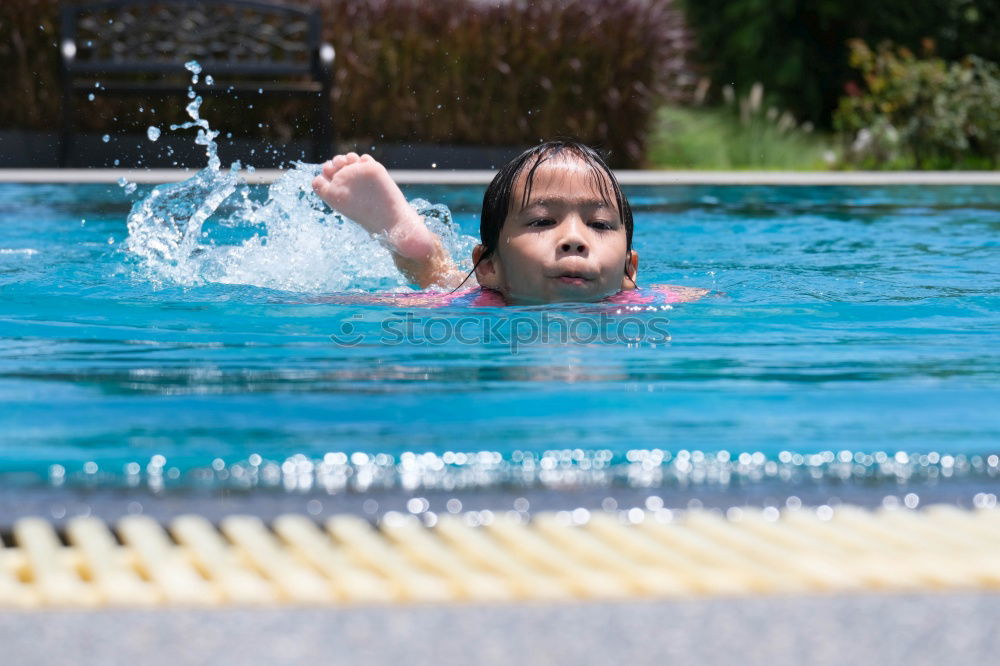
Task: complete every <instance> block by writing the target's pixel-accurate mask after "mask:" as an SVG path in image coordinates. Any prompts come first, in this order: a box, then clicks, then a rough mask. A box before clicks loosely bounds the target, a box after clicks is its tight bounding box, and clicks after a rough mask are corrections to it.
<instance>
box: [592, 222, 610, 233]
mask: <svg viewBox="0 0 1000 666" xmlns="http://www.w3.org/2000/svg"><path fill="white" fill-rule="evenodd" d="M590 227H591V228H592V229H597V230H598V231H611V230H612V229H614V226H613V225H612V224H611V223H610V222H605V221H604V220H592V221H591V222H590Z"/></svg>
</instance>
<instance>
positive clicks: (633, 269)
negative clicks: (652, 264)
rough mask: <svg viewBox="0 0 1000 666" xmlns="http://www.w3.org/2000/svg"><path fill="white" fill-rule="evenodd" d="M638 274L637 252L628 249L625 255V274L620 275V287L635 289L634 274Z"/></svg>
mask: <svg viewBox="0 0 1000 666" xmlns="http://www.w3.org/2000/svg"><path fill="white" fill-rule="evenodd" d="M638 274H639V253H638V252H636V251H635V250H630V251H629V253H628V256H627V257H625V276H624V277H622V289H635V288H636V284H635V280H636V276H637V275H638Z"/></svg>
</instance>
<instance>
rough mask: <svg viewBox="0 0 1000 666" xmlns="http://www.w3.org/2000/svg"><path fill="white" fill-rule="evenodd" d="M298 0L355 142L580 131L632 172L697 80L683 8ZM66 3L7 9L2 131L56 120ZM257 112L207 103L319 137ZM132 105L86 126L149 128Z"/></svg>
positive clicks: (505, 140) (658, 2) (0, 79)
mask: <svg viewBox="0 0 1000 666" xmlns="http://www.w3.org/2000/svg"><path fill="white" fill-rule="evenodd" d="M293 1H297V4H305V5H310V6H313V5H318V6H320V7H321V8H322V10H323V15H324V32H325V37H326V39H327V40H328V41H330V42H331V43H333V45H334V47H335V48H336V51H337V60H336V63H335V67H336V73H335V76H336V85H335V90H334V97H335V99H334V107H333V110H334V123H335V129H336V132H337V136H338V137H339V138H341V139H345V140H346V139H353V140H359V141H364V142H367V141H371V142H377V143H383V142H407V143H420V142H425V143H450V144H483V145H524V144H533V143H535V142H537V141H538V140H539V139H542V138H551V137H553V136H557V135H572V136H576V137H579V138H581V139H583V140H584V141H587V142H589V143H593V144H597V145H600V146H602V147H604V148H606V149H608V150H610V151H611V154H612V160H613V162H614V163H615V164H616V165H619V166H622V165H634V164H637V163H639V162H641V161H642V159H643V156H644V152H645V140H646V133H647V131H648V128H649V125H650V122H651V120H652V117H653V114H654V112H655V110H656V108H657V107H658V106H659V104H660V103H661V102H662V101H663V100H670V101H677V100H680V99H683V98H684V96H685V95H686V94H687V93H688V88H689V83H691V82H692V81H693V78H694V77H693V76H692V75H691V74H689V72H688V66H687V60H686V53H687V50H688V48H689V45H690V43H691V39H690V37H689V34H688V31H687V29H686V28H685V24H684V20H683V16H682V13H681V11H680V10H679V9H678V8H677V7H676V6H675V2H674V0H623V1H622V2H616V3H607V2H604V1H603V0H502V1H500V2H482V0H435V1H434V2H427V1H425V0H368V1H364V2H363V1H359V0H293ZM59 4H60V3H59V2H58V1H57V0H4V1H3V2H0V59H2V61H3V62H4V63H5V64H7V66H6V67H4V68H0V85H3V87H4V89H5V90H8V91H11V92H12V94H9V95H7V96H6V97H5V98H3V99H0V127H7V128H10V127H19V128H35V129H42V128H52V127H54V126H55V124H56V123H57V122H58V114H59V94H58V91H59V88H58V77H57V71H58V51H57V41H58V35H57V28H56V26H57V23H58V21H57V13H58V6H59ZM176 106H177V107H178V108H179V107H181V106H183V105H182V104H180V103H178V104H176ZM254 106H255V107H256V108H254V109H252V110H250V109H247V108H244V107H242V106H241V105H240V104H233V103H232V102H228V103H227V102H225V101H222V102H218V101H215V100H206V103H205V107H204V109H203V115H205V116H206V117H208V118H210V119H211V118H213V117H219V115H223V114H220V112H219V111H218V110H219V109H225V113H224V117H225V128H224V129H227V130H231V131H233V133H234V134H241V135H250V136H252V135H259V134H260V130H259V129H258V124H263V125H264V126H265V127H269V128H270V129H271V131H272V132H277V134H278V135H279V136H286V137H287V136H292V135H295V134H299V133H301V132H303V131H308V129H309V128H308V127H305V126H303V127H302V128H301V129H299V128H297V127H296V126H295V124H294V122H293V121H290V120H289V118H296V117H303V113H302V111H301V108H302V107H301V106H296V103H295V102H289V103H280V104H277V103H276V104H261V103H255V105H254ZM135 107H136V103H135V100H134V99H132V100H128V101H124V100H118V99H114V98H111V97H108V98H106V99H102V98H101V97H99V98H98V99H97V100H96V101H95V103H93V104H92V105H91V106H89V107H88V113H86V114H82V115H81V117H80V119H79V121H80V124H81V126H83V127H84V128H86V129H90V130H92V131H120V130H121V128H122V126H123V125H124V126H130V127H136V128H141V127H145V124H146V123H145V121H143V120H140V119H137V118H132V115H130V114H133V115H134V108H135ZM115 119H117V120H115ZM217 124H221V123H217Z"/></svg>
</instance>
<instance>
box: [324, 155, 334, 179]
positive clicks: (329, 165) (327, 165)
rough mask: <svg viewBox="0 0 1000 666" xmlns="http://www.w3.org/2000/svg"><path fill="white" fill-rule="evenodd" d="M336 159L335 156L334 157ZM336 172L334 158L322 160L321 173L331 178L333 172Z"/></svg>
mask: <svg viewBox="0 0 1000 666" xmlns="http://www.w3.org/2000/svg"><path fill="white" fill-rule="evenodd" d="M334 159H336V158H334ZM335 173H337V167H336V165H335V164H334V160H327V161H326V162H323V175H324V176H326V177H327V178H333V174H335Z"/></svg>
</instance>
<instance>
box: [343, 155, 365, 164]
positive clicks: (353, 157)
mask: <svg viewBox="0 0 1000 666" xmlns="http://www.w3.org/2000/svg"><path fill="white" fill-rule="evenodd" d="M344 157H346V158H347V163H348V164H352V163H354V162H357V161H358V160H359V159H361V158H359V157H358V154H357V153H347V154H346V155H344Z"/></svg>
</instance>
